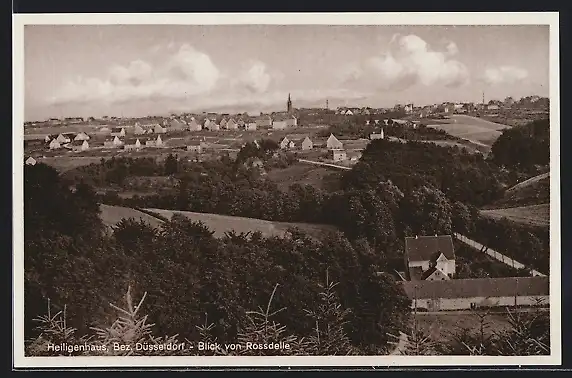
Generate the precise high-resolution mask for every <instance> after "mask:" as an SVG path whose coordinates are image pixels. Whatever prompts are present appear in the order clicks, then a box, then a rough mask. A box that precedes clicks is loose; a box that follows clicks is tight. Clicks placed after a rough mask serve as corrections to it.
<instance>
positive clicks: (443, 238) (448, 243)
mask: <svg viewBox="0 0 572 378" xmlns="http://www.w3.org/2000/svg"><path fill="white" fill-rule="evenodd" d="M404 258H405V266H406V267H407V273H408V279H409V280H422V279H423V277H424V276H425V272H427V271H429V270H430V269H432V268H434V267H435V268H437V269H439V270H440V271H441V272H442V273H444V274H445V275H447V276H449V277H451V276H453V274H455V250H454V247H453V239H452V238H451V236H450V235H440V236H437V235H435V236H415V237H406V238H405V255H404ZM438 274H439V273H438Z"/></svg>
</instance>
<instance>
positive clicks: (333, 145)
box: [326, 134, 344, 150]
mask: <svg viewBox="0 0 572 378" xmlns="http://www.w3.org/2000/svg"><path fill="white" fill-rule="evenodd" d="M326 147H328V149H330V150H340V149H342V148H344V145H343V144H342V142H340V141H339V140H338V138H336V137H335V136H334V134H330V137H329V138H328V141H327V142H326Z"/></svg>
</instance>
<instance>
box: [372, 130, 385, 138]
mask: <svg viewBox="0 0 572 378" xmlns="http://www.w3.org/2000/svg"><path fill="white" fill-rule="evenodd" d="M369 139H371V140H375V139H383V129H381V130H380V132H379V133H373V134H371V135H370V136H369Z"/></svg>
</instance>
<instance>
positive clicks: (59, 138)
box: [56, 134, 71, 144]
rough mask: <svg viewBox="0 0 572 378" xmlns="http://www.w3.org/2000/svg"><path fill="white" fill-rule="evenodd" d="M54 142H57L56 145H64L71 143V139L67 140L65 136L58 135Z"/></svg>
mask: <svg viewBox="0 0 572 378" xmlns="http://www.w3.org/2000/svg"><path fill="white" fill-rule="evenodd" d="M56 140H57V141H58V143H60V144H65V143H69V142H71V139H70V138H68V137H67V136H66V135H64V134H60V135H58V137H57V138H56Z"/></svg>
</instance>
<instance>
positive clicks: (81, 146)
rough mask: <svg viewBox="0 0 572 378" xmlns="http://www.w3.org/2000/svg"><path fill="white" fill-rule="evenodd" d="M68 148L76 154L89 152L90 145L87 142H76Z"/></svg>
mask: <svg viewBox="0 0 572 378" xmlns="http://www.w3.org/2000/svg"><path fill="white" fill-rule="evenodd" d="M67 147H68V148H71V149H72V150H73V151H76V152H81V151H87V150H89V143H87V140H74V141H73V142H71V143H69V144H68V145H67Z"/></svg>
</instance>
